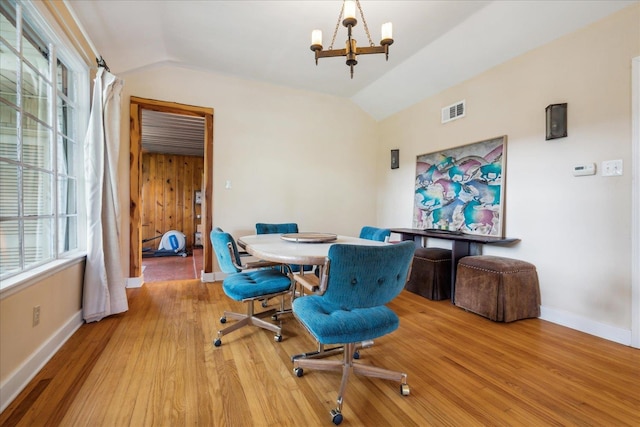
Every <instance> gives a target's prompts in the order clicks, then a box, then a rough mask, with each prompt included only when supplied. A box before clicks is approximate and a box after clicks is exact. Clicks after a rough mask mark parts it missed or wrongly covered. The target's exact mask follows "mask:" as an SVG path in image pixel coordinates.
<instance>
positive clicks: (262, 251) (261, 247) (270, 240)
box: [238, 233, 389, 265]
mask: <svg viewBox="0 0 640 427" xmlns="http://www.w3.org/2000/svg"><path fill="white" fill-rule="evenodd" d="M298 234H300V235H304V234H305V233H298ZM309 234H320V233H309ZM283 236H284V237H286V235H283V234H254V235H250V236H243V237H240V238H239V239H238V245H239V246H240V247H242V248H243V249H244V250H246V251H247V252H248V253H249V254H251V255H253V256H255V257H256V258H260V259H263V260H266V261H272V262H279V263H282V264H297V265H323V264H324V262H325V260H326V258H327V255H328V254H329V248H330V247H331V246H332V245H335V244H351V245H367V246H383V245H388V244H389V243H385V242H379V241H376V240H368V239H361V238H359V237H349V236H340V235H336V236H335V240H332V241H328V242H322V243H311V242H307V241H304V239H301V240H300V241H291V240H285V239H284V238H283Z"/></svg>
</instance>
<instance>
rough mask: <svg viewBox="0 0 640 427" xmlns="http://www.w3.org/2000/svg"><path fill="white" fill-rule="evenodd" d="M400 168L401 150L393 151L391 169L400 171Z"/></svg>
mask: <svg viewBox="0 0 640 427" xmlns="http://www.w3.org/2000/svg"><path fill="white" fill-rule="evenodd" d="M399 167H400V150H399V149H396V150H391V169H398V168H399Z"/></svg>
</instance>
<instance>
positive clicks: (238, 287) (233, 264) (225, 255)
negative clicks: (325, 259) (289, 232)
mask: <svg viewBox="0 0 640 427" xmlns="http://www.w3.org/2000/svg"><path fill="white" fill-rule="evenodd" d="M210 238H211V243H212V245H213V250H214V252H215V253H216V258H217V259H218V264H219V265H220V269H221V270H222V272H224V273H226V274H227V277H226V278H225V279H224V280H223V282H222V289H223V291H224V293H225V294H226V295H227V296H228V297H229V298H231V299H233V300H235V301H242V302H245V303H246V304H247V313H246V314H242V313H233V312H227V311H225V312H224V314H223V315H222V317H221V318H220V323H226V322H227V318H232V319H236V320H238V322H236V323H234V324H233V325H231V326H228V327H226V328H224V329H221V330H219V331H218V337H217V338H216V340H215V341H214V342H213V344H214V345H215V346H216V347H219V346H220V345H221V344H222V340H221V338H222V336H223V335H226V334H228V333H230V332H233V331H235V330H236V329H238V328H241V327H243V326H246V325H254V326H258V327H260V328H263V329H267V330H270V331H272V332H275V333H276V335H275V340H276V341H278V342H279V341H282V334H281V331H282V329H281V327H280V326H278V325H274V324H273V323H269V322H267V321H265V320H262V318H263V317H265V316H269V315H275V316H277V314H279V313H281V312H284V311H285V310H284V295H285V294H287V293H289V292H291V288H292V281H291V278H290V277H289V275H287V274H285V273H284V272H282V271H281V270H280V269H274V268H273V267H274V266H278V265H279V264H276V263H272V262H267V261H257V262H252V263H247V264H245V265H242V264H241V261H240V256H239V254H238V248H237V246H236V242H235V241H234V240H233V238H232V237H231V235H230V234H229V233H225V232H223V231H222V230H220V229H219V228H216V229H213V230H212V231H211V235H210ZM249 269H253V270H251V271H243V270H249ZM276 296H280V297H281V302H280V311H276V310H268V311H263V312H261V313H254V307H253V302H254V301H256V300H265V299H269V298H273V297H276ZM275 318H277V317H275Z"/></svg>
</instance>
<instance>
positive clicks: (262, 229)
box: [256, 222, 313, 273]
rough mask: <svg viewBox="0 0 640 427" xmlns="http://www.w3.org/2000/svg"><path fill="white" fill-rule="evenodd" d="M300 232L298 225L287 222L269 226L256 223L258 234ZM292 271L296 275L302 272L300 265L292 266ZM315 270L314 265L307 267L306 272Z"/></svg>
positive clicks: (305, 267)
mask: <svg viewBox="0 0 640 427" xmlns="http://www.w3.org/2000/svg"><path fill="white" fill-rule="evenodd" d="M297 232H298V224H296V223H295V222H285V223H282V224H268V223H264V222H258V223H256V234H277V233H281V234H286V233H297ZM289 267H290V268H291V271H293V272H294V273H298V272H299V271H300V266H299V265H290V266H289ZM311 270H313V266H312V265H305V266H304V271H311Z"/></svg>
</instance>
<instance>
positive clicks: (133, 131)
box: [129, 96, 213, 277]
mask: <svg viewBox="0 0 640 427" xmlns="http://www.w3.org/2000/svg"><path fill="white" fill-rule="evenodd" d="M142 110H153V111H161V112H165V113H173V114H182V115H187V116H196V117H202V118H204V125H205V126H204V200H203V202H202V218H203V219H204V223H203V225H204V228H203V233H202V247H203V251H202V252H203V258H204V260H203V269H204V273H212V272H213V257H212V254H213V247H212V246H211V240H210V239H209V233H210V232H211V229H212V228H213V108H206V107H196V106H193V105H186V104H178V103H176V102H166V101H157V100H154V99H146V98H138V97H136V96H132V97H131V100H130V105H129V111H130V116H129V117H130V129H129V135H130V141H131V143H130V149H129V174H130V184H129V190H130V203H129V239H130V240H129V247H130V250H129V277H140V276H142V213H141V206H142V203H141V202H142V126H141V123H142Z"/></svg>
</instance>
